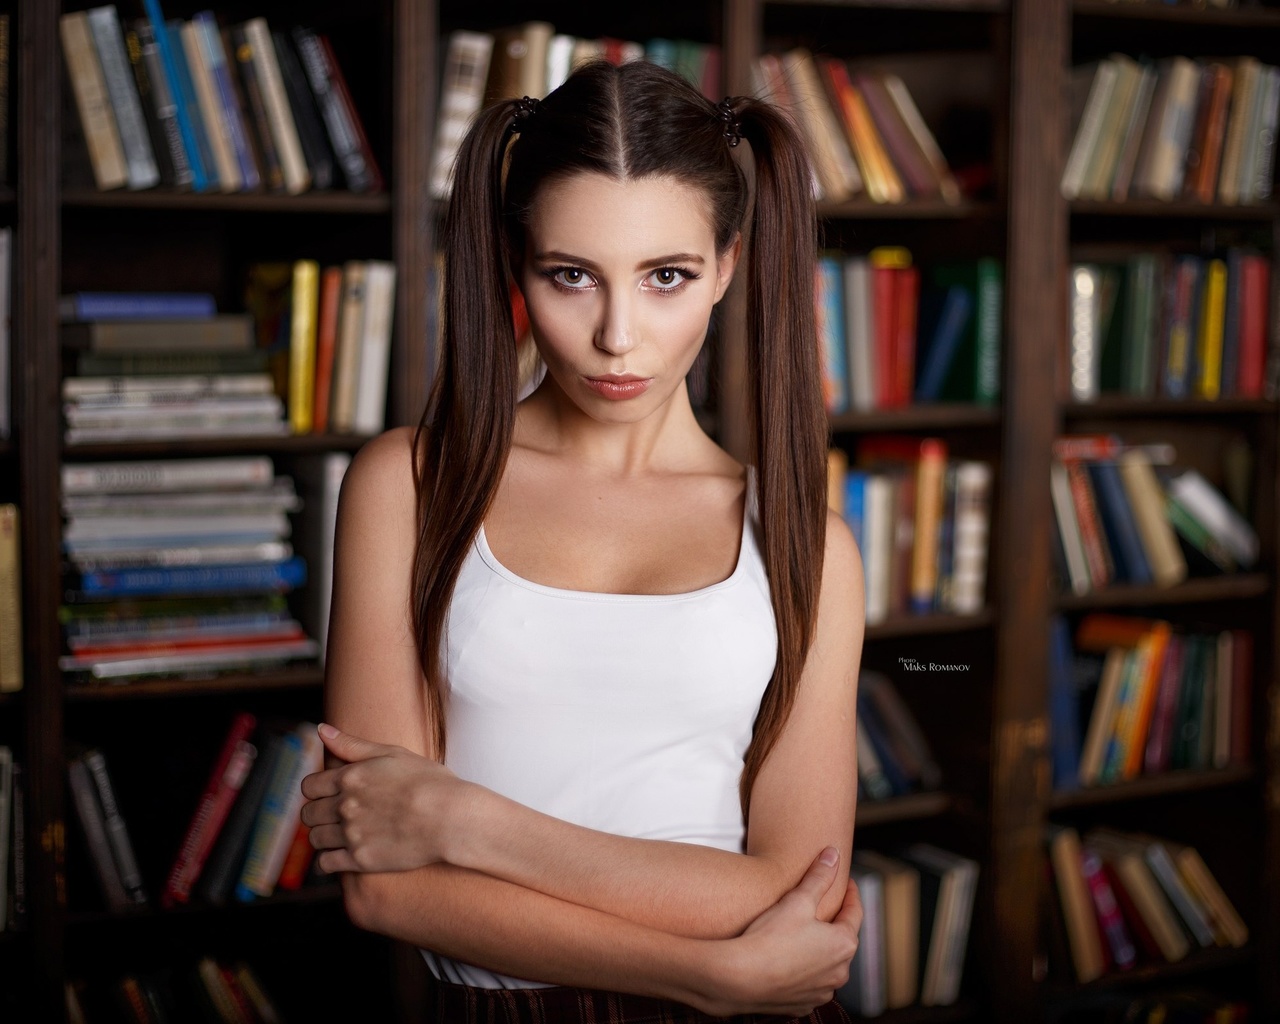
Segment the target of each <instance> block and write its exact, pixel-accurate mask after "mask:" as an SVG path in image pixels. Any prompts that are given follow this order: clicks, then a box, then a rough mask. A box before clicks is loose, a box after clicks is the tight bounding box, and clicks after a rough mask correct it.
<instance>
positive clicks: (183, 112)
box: [139, 0, 212, 192]
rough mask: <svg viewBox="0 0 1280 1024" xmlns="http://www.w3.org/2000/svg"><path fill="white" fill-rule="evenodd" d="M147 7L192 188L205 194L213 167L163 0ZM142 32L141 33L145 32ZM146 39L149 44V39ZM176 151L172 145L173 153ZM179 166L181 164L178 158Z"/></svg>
mask: <svg viewBox="0 0 1280 1024" xmlns="http://www.w3.org/2000/svg"><path fill="white" fill-rule="evenodd" d="M143 7H144V10H145V11H146V17H147V20H148V22H149V24H150V31H151V37H152V40H153V41H154V44H155V47H156V52H157V55H158V57H159V62H160V67H161V68H162V70H163V72H164V75H163V77H164V85H165V89H164V93H165V95H167V97H168V98H169V100H170V102H171V103H172V104H173V120H174V123H175V124H176V126H177V130H178V135H179V138H180V141H181V148H182V151H183V153H184V154H185V157H186V160H187V163H188V166H189V167H190V170H191V186H192V188H194V189H195V191H197V192H205V191H207V190H208V189H209V188H210V186H211V181H210V174H211V172H212V168H211V167H209V165H208V164H207V163H206V162H205V154H204V151H203V149H202V147H201V145H200V143H199V141H198V140H197V135H196V124H195V122H194V120H193V114H194V113H195V112H194V111H192V110H191V109H190V108H189V107H188V104H187V98H186V96H185V93H184V89H183V81H182V76H181V74H180V69H179V66H178V54H177V53H175V51H174V44H173V39H172V37H171V35H170V33H169V29H168V24H167V23H166V21H165V18H164V14H163V13H162V12H161V10H160V3H159V0H143ZM139 31H140V33H141V29H140V30H139ZM142 38H143V39H144V41H145V37H142ZM179 50H180V48H179ZM172 149H173V144H172V142H171V143H170V150H171V151H172ZM176 166H178V163H177V160H176V159H175V167H176Z"/></svg>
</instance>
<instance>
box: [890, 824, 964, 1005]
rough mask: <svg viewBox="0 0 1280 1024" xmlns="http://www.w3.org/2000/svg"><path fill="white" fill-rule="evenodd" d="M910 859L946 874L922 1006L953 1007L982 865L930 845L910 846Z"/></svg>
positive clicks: (931, 943) (930, 945) (930, 950)
mask: <svg viewBox="0 0 1280 1024" xmlns="http://www.w3.org/2000/svg"><path fill="white" fill-rule="evenodd" d="M906 856H907V857H908V859H910V860H911V861H912V862H913V863H915V864H917V865H921V866H924V867H928V868H932V869H933V870H935V871H939V872H942V873H943V880H942V890H941V891H940V892H939V894H938V908H937V912H936V914H935V916H934V928H933V938H932V941H930V943H929V956H928V965H927V967H926V970H925V985H924V988H923V989H922V991H921V993H920V1002H921V1003H922V1004H923V1005H925V1006H950V1005H951V1004H952V1003H954V1002H955V1001H956V998H957V997H958V996H959V994H960V979H961V976H962V974H963V969H964V958H965V953H966V951H967V949H968V942H969V925H970V922H971V920H972V917H973V901H974V895H975V893H976V892H977V887H978V862H977V861H975V860H971V859H969V858H968V857H962V856H960V855H959V854H957V853H952V852H950V851H949V850H943V849H940V848H939V847H936V846H933V845H931V844H929V843H915V844H913V845H912V846H909V847H908V848H907V850H906ZM922 938H923V936H922ZM935 946H937V947H938V948H937V949H936V953H937V956H936V957H935Z"/></svg>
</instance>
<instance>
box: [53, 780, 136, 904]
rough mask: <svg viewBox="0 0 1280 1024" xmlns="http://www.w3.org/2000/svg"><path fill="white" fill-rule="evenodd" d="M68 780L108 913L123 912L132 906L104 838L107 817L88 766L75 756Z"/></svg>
mask: <svg viewBox="0 0 1280 1024" xmlns="http://www.w3.org/2000/svg"><path fill="white" fill-rule="evenodd" d="M67 778H68V781H69V783H70V788H71V800H72V804H73V805H74V806H75V809H76V818H77V819H78V820H79V822H80V829H81V832H82V833H83V835H84V838H85V846H86V851H87V852H88V854H89V861H90V863H91V865H92V866H93V871H94V876H95V878H96V879H97V882H98V888H99V890H100V892H101V895H102V898H103V900H104V902H105V903H106V906H107V909H108V910H110V911H113V912H120V911H123V910H126V909H128V908H129V907H130V906H131V905H133V904H132V900H131V899H130V897H129V895H128V893H126V892H125V888H124V883H123V881H122V880H121V877H120V869H119V867H118V866H117V865H116V861H115V857H114V856H113V854H112V852H111V844H110V841H109V840H108V838H107V825H106V818H105V816H104V814H103V811H102V805H101V803H100V802H99V798H98V794H97V788H96V787H95V785H94V783H93V779H92V777H91V775H90V772H89V766H88V765H87V764H85V762H84V760H83V758H80V757H74V758H72V759H71V760H70V761H69V762H68V764H67Z"/></svg>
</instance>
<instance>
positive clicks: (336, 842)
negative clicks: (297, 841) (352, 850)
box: [307, 825, 347, 850]
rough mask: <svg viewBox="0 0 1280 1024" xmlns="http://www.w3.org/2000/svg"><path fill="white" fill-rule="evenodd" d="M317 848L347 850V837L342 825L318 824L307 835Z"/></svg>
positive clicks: (313, 846)
mask: <svg viewBox="0 0 1280 1024" xmlns="http://www.w3.org/2000/svg"><path fill="white" fill-rule="evenodd" d="M307 838H308V839H309V840H310V841H311V847H312V849H315V850H339V849H342V850H345V849H346V848H347V838H346V836H345V835H344V834H343V831H342V826H341V825H317V826H315V828H313V829H312V830H311V832H310V834H309V835H308V837H307Z"/></svg>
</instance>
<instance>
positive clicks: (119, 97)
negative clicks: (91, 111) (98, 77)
mask: <svg viewBox="0 0 1280 1024" xmlns="http://www.w3.org/2000/svg"><path fill="white" fill-rule="evenodd" d="M86 17H87V20H88V24H89V32H90V35H91V36H92V38H93V45H94V50H95V52H96V53H97V55H98V62H99V64H100V66H101V68H102V77H103V82H104V84H105V86H106V91H107V97H108V100H109V102H110V104H111V109H112V112H113V113H114V114H115V119H116V127H117V128H118V130H119V135H120V146H121V149H122V151H123V155H124V161H125V173H126V176H127V178H128V185H129V188H131V189H143V188H151V187H152V186H154V185H157V184H159V182H160V171H159V168H158V167H157V166H156V160H155V154H154V153H153V152H152V149H151V138H150V136H149V135H148V133H147V126H146V122H145V120H144V119H143V116H142V103H141V101H140V100H139V98H138V91H137V88H136V86H135V85H134V82H133V73H132V71H131V69H130V66H129V58H128V56H127V54H126V53H125V45H124V31H123V29H122V27H121V25H120V17H119V15H118V14H117V13H116V8H115V5H114V4H107V5H105V6H103V7H94V8H91V9H90V10H89V11H87V12H86Z"/></svg>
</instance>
